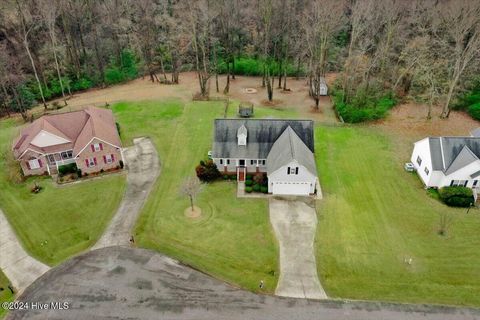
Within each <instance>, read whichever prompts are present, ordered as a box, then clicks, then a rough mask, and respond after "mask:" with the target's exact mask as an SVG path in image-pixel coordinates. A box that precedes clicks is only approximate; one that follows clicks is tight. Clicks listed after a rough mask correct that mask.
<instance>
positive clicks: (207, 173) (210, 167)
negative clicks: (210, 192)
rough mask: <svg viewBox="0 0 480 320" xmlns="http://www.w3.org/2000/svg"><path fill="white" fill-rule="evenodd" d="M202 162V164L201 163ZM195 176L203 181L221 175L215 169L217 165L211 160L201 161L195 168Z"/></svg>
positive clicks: (208, 180) (212, 179)
mask: <svg viewBox="0 0 480 320" xmlns="http://www.w3.org/2000/svg"><path fill="white" fill-rule="evenodd" d="M202 163H203V164H204V165H202ZM195 172H196V173H197V177H198V178H199V179H200V180H201V181H203V182H210V181H214V180H216V179H218V178H220V177H221V176H222V174H221V173H220V171H218V169H217V165H216V164H215V163H214V162H213V161H212V160H208V161H206V162H205V161H201V162H200V164H199V165H198V166H197V167H196V168H195Z"/></svg>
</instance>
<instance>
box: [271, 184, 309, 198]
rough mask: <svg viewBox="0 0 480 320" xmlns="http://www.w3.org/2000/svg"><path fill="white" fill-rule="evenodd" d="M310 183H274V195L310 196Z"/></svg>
mask: <svg viewBox="0 0 480 320" xmlns="http://www.w3.org/2000/svg"><path fill="white" fill-rule="evenodd" d="M310 190H311V184H310V183H308V182H273V183H272V193H273V194H278V195H296V196H308V195H309V194H310V193H312V192H311V191H310Z"/></svg>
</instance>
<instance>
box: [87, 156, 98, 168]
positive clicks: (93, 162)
mask: <svg viewBox="0 0 480 320" xmlns="http://www.w3.org/2000/svg"><path fill="white" fill-rule="evenodd" d="M85 162H86V163H87V167H89V168H90V167H95V165H96V164H97V159H96V158H88V159H86V160H85Z"/></svg>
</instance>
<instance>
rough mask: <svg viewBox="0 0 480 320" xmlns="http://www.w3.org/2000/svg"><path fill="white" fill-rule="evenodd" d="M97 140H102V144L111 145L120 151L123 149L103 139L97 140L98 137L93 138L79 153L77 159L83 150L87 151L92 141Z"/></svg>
mask: <svg viewBox="0 0 480 320" xmlns="http://www.w3.org/2000/svg"><path fill="white" fill-rule="evenodd" d="M95 139H97V140H100V141H102V142H105V143H106V144H109V145H111V146H112V147H114V148H119V149H121V147H119V146H116V145H114V144H112V143H110V142H107V141H105V140H102V139H100V138H97V137H93V138H92V139H91V140H90V141H89V142H88V143H87V144H86V145H85V147H83V148H82V149H81V150H80V151H78V153H77V155H76V156H75V157H76V158H78V156H79V155H80V153H82V152H83V150H85V149H86V148H87V147H88V146H89V145H90V144H92V141H93V140H95Z"/></svg>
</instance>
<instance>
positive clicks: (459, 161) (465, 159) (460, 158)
mask: <svg viewBox="0 0 480 320" xmlns="http://www.w3.org/2000/svg"><path fill="white" fill-rule="evenodd" d="M477 160H478V157H477V156H476V155H475V154H474V153H473V152H472V151H471V150H470V149H469V148H468V147H467V146H464V147H463V148H462V151H460V153H459V154H458V155H457V157H456V158H455V160H453V161H452V163H451V164H450V167H448V169H447V170H446V171H445V175H449V174H451V173H453V172H455V171H457V170H459V169H461V168H463V167H465V166H467V165H469V164H470V163H472V162H475V161H477Z"/></svg>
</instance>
